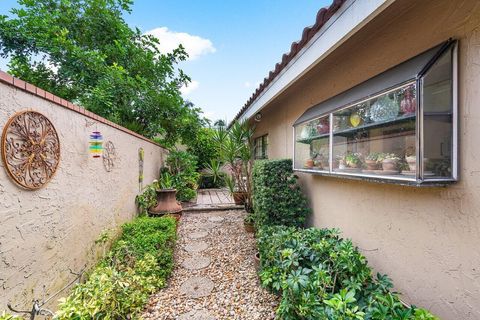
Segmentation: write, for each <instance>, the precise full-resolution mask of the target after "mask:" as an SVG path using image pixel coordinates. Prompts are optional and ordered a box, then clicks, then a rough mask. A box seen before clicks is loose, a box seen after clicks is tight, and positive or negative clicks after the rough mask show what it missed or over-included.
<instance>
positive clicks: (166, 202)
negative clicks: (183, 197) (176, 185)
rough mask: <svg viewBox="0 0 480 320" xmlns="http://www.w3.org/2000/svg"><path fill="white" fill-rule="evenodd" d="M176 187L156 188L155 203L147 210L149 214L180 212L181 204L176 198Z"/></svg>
mask: <svg viewBox="0 0 480 320" xmlns="http://www.w3.org/2000/svg"><path fill="white" fill-rule="evenodd" d="M176 195H177V190H176V189H161V190H157V205H156V206H155V207H152V208H150V209H149V210H148V212H149V213H150V214H153V215H156V214H166V213H180V212H182V206H181V205H180V203H179V202H178V201H177V199H176Z"/></svg>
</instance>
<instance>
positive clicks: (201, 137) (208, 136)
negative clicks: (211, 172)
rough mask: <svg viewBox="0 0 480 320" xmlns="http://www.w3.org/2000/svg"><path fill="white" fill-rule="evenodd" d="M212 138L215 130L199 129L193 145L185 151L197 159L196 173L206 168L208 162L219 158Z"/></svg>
mask: <svg viewBox="0 0 480 320" xmlns="http://www.w3.org/2000/svg"><path fill="white" fill-rule="evenodd" d="M214 137H215V129H212V128H201V129H200V130H198V132H197V134H196V139H195V141H194V143H191V144H190V145H189V147H188V149H187V151H188V152H190V153H191V154H193V155H194V156H196V157H197V161H198V164H197V171H198V170H201V169H204V168H206V167H207V164H208V163H210V161H212V160H214V159H218V158H219V154H218V150H217V145H216V143H215V139H214Z"/></svg>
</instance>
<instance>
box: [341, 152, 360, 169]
mask: <svg viewBox="0 0 480 320" xmlns="http://www.w3.org/2000/svg"><path fill="white" fill-rule="evenodd" d="M361 157H362V154H361V153H358V152H355V153H353V152H348V153H347V154H346V155H345V158H344V160H345V164H346V166H347V167H348V168H352V169H358V168H361V166H362V158H361Z"/></svg>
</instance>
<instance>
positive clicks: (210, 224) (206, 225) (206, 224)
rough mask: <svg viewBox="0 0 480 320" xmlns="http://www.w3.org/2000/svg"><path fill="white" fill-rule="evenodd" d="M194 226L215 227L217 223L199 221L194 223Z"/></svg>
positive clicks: (201, 227)
mask: <svg viewBox="0 0 480 320" xmlns="http://www.w3.org/2000/svg"><path fill="white" fill-rule="evenodd" d="M196 227H197V228H198V229H207V230H208V229H213V228H215V227H217V225H216V224H215V223H212V222H205V223H199V224H197V225H196Z"/></svg>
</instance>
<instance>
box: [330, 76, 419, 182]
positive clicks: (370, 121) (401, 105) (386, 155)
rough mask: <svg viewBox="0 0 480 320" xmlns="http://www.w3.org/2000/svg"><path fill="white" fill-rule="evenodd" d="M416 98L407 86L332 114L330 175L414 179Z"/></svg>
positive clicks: (409, 85) (411, 88)
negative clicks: (346, 174) (334, 173)
mask: <svg viewBox="0 0 480 320" xmlns="http://www.w3.org/2000/svg"><path fill="white" fill-rule="evenodd" d="M416 99H417V93H416V87H415V84H414V83H410V84H407V85H404V86H402V87H400V88H398V89H395V90H392V91H390V92H387V93H385V94H382V95H380V96H377V97H374V98H371V99H369V100H366V101H363V102H361V103H358V104H356V105H353V106H351V107H348V108H345V109H342V110H340V111H337V112H335V113H334V114H333V159H334V163H333V170H334V172H339V173H350V174H367V175H373V176H391V177H392V178H396V177H402V178H411V179H415V169H416V161H415V158H414V156H415V145H416V144H415V141H416V140H415V130H416V125H415V122H416V116H415V109H416V104H417V103H416ZM412 157H413V158H412Z"/></svg>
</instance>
